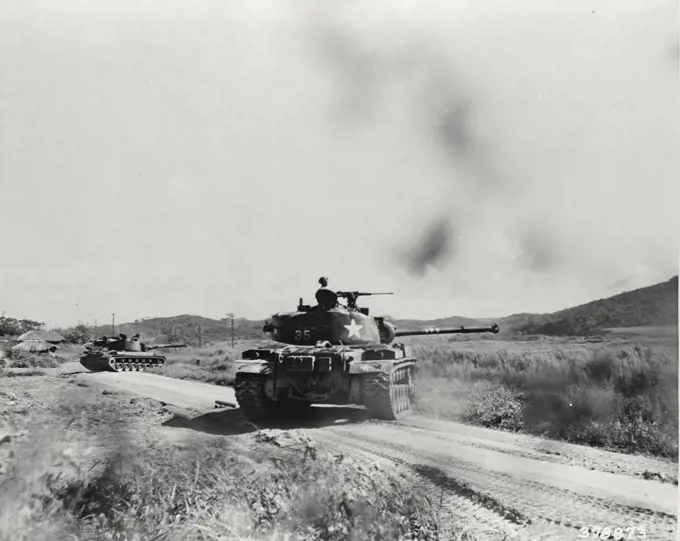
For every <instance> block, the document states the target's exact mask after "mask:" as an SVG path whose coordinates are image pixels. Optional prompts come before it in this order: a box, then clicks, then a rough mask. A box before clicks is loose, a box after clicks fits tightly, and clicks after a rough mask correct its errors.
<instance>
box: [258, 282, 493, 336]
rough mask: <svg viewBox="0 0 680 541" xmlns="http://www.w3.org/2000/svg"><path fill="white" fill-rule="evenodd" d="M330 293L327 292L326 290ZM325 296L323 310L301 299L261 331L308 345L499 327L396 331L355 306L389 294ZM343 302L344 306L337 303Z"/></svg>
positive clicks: (478, 330)
mask: <svg viewBox="0 0 680 541" xmlns="http://www.w3.org/2000/svg"><path fill="white" fill-rule="evenodd" d="M326 291H330V290H326ZM331 293H332V295H333V296H334V297H332V296H330V295H329V294H328V293H325V294H324V295H325V298H324V301H325V302H326V303H327V307H326V308H320V306H321V305H317V306H315V307H312V306H308V305H305V304H304V303H303V301H302V299H300V302H299V304H298V310H297V312H287V313H279V314H274V315H273V316H271V318H270V319H269V321H266V322H265V324H264V326H263V328H262V330H263V331H264V332H266V333H268V334H270V335H271V337H272V339H273V340H276V341H277V342H282V343H284V344H290V345H299V346H311V345H314V344H316V343H317V342H329V343H330V344H332V345H353V346H361V345H370V344H376V343H381V344H391V343H392V342H393V341H394V339H395V338H397V337H400V336H420V335H431V334H470V333H485V332H490V333H497V332H498V325H496V324H494V325H490V326H488V327H467V328H466V327H458V328H442V329H440V328H427V329H419V330H418V329H414V330H397V329H396V328H395V327H394V325H392V324H391V323H389V322H388V321H385V319H384V318H383V317H369V310H368V308H360V307H358V306H357V304H356V303H357V299H358V298H359V297H362V296H369V295H392V293H365V292H360V291H338V292H337V293H333V292H331ZM338 299H345V300H346V304H345V305H342V304H339V303H338Z"/></svg>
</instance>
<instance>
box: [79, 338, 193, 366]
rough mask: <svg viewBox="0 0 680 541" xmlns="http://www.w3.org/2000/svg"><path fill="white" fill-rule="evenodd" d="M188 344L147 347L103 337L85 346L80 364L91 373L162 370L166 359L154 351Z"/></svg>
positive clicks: (124, 340) (135, 342) (131, 341)
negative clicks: (153, 351)
mask: <svg viewBox="0 0 680 541" xmlns="http://www.w3.org/2000/svg"><path fill="white" fill-rule="evenodd" d="M183 347H186V344H160V345H153V346H147V345H146V344H144V343H143V342H139V341H138V340H128V339H127V336H125V335H124V334H121V335H120V336H118V337H109V336H102V337H101V338H98V339H96V340H94V341H93V342H91V343H89V344H86V345H85V350H84V351H83V353H82V354H81V355H80V364H82V365H83V366H84V367H85V368H87V369H88V370H90V371H91V372H128V371H135V372H143V371H145V370H147V369H148V368H162V367H163V366H165V361H166V358H165V356H163V355H157V354H155V353H151V351H152V350H154V349H162V348H183Z"/></svg>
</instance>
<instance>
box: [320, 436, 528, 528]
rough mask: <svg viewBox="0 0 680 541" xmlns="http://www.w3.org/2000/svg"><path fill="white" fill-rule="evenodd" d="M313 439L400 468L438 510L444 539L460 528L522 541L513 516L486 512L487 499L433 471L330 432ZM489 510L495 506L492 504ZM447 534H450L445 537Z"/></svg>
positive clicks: (492, 511) (495, 509)
mask: <svg viewBox="0 0 680 541" xmlns="http://www.w3.org/2000/svg"><path fill="white" fill-rule="evenodd" d="M315 437H316V438H318V439H320V440H325V441H326V442H327V443H329V444H330V445H332V447H333V448H335V449H336V450H337V449H343V450H345V452H346V453H347V454H353V455H356V454H361V455H363V456H368V457H379V458H382V459H387V460H388V461H390V462H392V463H394V464H397V465H399V466H401V467H402V468H403V469H402V475H403V476H404V477H405V478H406V479H407V480H408V481H409V483H410V484H411V485H412V486H415V487H418V488H420V489H421V490H423V491H424V492H425V493H426V494H427V495H428V498H429V499H430V501H431V502H432V503H433V504H435V506H436V507H437V508H438V511H439V515H440V521H441V525H440V526H441V528H442V530H443V532H442V533H443V534H444V535H443V537H442V538H443V539H449V538H454V536H453V535H452V534H453V532H454V531H458V532H460V530H461V529H464V530H467V531H469V532H471V533H474V534H477V535H482V536H483V538H484V539H491V540H496V539H498V540H503V539H508V538H514V539H521V536H519V529H518V528H517V527H516V525H515V524H514V522H516V521H517V517H516V516H514V515H513V516H512V518H513V519H514V520H511V519H509V518H506V517H504V516H503V515H502V514H499V513H498V509H497V508H494V509H489V508H488V507H486V506H485V505H483V504H482V503H486V504H487V505H488V504H489V501H488V500H481V501H480V499H479V498H474V496H473V495H472V494H471V493H469V492H466V491H465V490H464V489H463V487H457V486H454V485H451V484H448V485H447V484H443V483H440V482H438V481H440V480H441V478H440V477H437V476H436V475H433V471H426V470H424V469H421V470H420V471H418V469H417V467H415V468H414V465H413V464H412V463H411V462H410V461H409V460H406V459H404V458H402V457H400V456H397V455H398V453H394V452H383V451H381V450H379V449H376V448H374V447H372V446H370V445H363V444H361V443H360V442H358V441H352V442H351V443H348V441H347V439H346V438H345V437H342V436H340V435H337V434H333V433H332V432H324V433H323V434H320V433H315ZM492 507H494V506H493V505H492ZM447 533H448V534H451V535H447Z"/></svg>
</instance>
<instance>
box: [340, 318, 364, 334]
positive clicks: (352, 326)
mask: <svg viewBox="0 0 680 541" xmlns="http://www.w3.org/2000/svg"><path fill="white" fill-rule="evenodd" d="M344 327H345V329H347V330H348V331H349V335H348V336H347V338H352V336H353V335H355V334H356V335H357V338H361V335H360V334H359V329H361V328H362V327H363V325H357V324H356V323H355V321H354V319H352V323H351V324H350V325H344Z"/></svg>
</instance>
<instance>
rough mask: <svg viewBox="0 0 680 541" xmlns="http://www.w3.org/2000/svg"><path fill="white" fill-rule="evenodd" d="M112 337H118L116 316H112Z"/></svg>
mask: <svg viewBox="0 0 680 541" xmlns="http://www.w3.org/2000/svg"><path fill="white" fill-rule="evenodd" d="M111 336H116V314H111Z"/></svg>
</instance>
